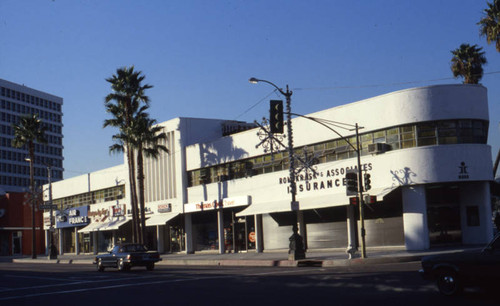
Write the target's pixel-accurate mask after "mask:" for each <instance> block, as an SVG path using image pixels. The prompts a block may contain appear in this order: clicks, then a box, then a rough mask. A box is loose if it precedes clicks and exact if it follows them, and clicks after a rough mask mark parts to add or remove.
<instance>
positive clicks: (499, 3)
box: [451, 0, 500, 84]
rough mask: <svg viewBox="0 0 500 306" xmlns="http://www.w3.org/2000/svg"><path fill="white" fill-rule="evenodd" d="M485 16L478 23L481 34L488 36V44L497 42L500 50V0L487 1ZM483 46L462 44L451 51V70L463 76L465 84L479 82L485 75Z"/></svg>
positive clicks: (455, 74) (497, 47)
mask: <svg viewBox="0 0 500 306" xmlns="http://www.w3.org/2000/svg"><path fill="white" fill-rule="evenodd" d="M487 5H488V8H487V9H485V10H484V17H483V18H481V20H480V21H479V22H478V23H477V24H478V25H479V35H480V36H486V41H487V42H488V44H491V43H495V44H496V49H497V51H499V52H500V22H499V21H500V0H493V2H492V3H489V2H487ZM482 50H483V48H481V47H478V46H477V45H473V46H471V45H469V44H461V45H460V47H459V48H457V49H455V50H453V51H451V53H452V54H453V57H452V59H451V70H452V72H453V76H454V77H459V76H460V77H463V78H464V84H478V83H479V81H480V80H481V78H482V77H483V65H485V64H486V63H487V61H486V57H485V56H484V52H483V51H482Z"/></svg>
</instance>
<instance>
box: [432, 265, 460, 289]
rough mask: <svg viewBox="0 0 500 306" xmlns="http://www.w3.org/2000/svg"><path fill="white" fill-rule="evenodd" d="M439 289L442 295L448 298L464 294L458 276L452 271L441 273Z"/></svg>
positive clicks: (439, 275)
mask: <svg viewBox="0 0 500 306" xmlns="http://www.w3.org/2000/svg"><path fill="white" fill-rule="evenodd" d="M437 287H438V289H439V292H440V293H441V294H443V295H447V296H452V295H458V294H460V293H461V292H462V284H461V282H460V279H459V278H458V274H457V273H456V272H455V271H453V270H450V269H446V270H441V271H439V273H438V278H437Z"/></svg>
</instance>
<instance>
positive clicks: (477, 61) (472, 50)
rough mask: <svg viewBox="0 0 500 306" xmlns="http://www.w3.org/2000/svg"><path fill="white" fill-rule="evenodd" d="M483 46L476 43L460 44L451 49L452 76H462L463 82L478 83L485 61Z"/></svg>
mask: <svg viewBox="0 0 500 306" xmlns="http://www.w3.org/2000/svg"><path fill="white" fill-rule="evenodd" d="M482 50H483V48H481V47H478V46H477V45H473V46H471V45H469V44H461V45H460V47H459V48H457V49H455V50H453V51H451V53H452V54H453V57H452V59H451V71H452V72H453V76H454V77H455V78H456V77H459V76H460V77H463V78H464V84H478V83H479V81H480V80H481V78H482V77H483V65H485V64H486V63H487V60H486V57H485V56H484V52H483V51H482Z"/></svg>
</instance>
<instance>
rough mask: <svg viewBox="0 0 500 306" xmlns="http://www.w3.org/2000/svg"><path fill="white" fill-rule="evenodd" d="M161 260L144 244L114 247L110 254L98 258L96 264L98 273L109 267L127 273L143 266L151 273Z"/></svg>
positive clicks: (157, 254) (156, 253) (158, 255)
mask: <svg viewBox="0 0 500 306" xmlns="http://www.w3.org/2000/svg"><path fill="white" fill-rule="evenodd" d="M160 260H161V258H160V254H159V253H158V252H156V251H148V249H147V247H146V246H144V245H142V244H137V243H127V244H121V245H116V246H114V247H113V249H112V250H111V252H109V254H102V255H98V256H96V257H95V259H94V264H96V265H97V270H98V271H104V269H105V268H107V267H113V268H118V270H120V271H125V270H130V268H132V267H136V266H143V267H146V269H148V270H149V271H151V270H153V269H154V267H155V263H156V262H158V261H160Z"/></svg>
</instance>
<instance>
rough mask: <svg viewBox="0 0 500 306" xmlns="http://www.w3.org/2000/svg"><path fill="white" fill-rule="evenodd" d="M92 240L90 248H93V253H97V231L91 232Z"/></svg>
mask: <svg viewBox="0 0 500 306" xmlns="http://www.w3.org/2000/svg"><path fill="white" fill-rule="evenodd" d="M92 241H93V242H94V244H93V245H92V249H93V250H94V255H97V253H98V252H97V248H98V246H99V241H97V232H92Z"/></svg>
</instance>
